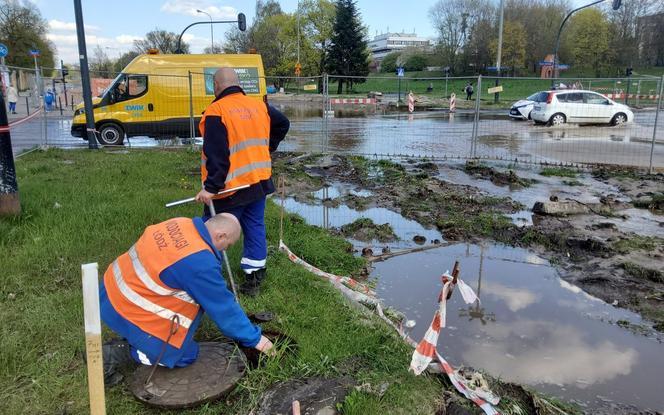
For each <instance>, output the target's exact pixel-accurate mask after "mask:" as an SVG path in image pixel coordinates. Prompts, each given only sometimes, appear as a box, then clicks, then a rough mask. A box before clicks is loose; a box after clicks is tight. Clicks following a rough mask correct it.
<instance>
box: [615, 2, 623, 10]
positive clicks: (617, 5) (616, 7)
mask: <svg viewBox="0 0 664 415" xmlns="http://www.w3.org/2000/svg"><path fill="white" fill-rule="evenodd" d="M621 4H622V0H613V10H618V9H619V8H620V5H621Z"/></svg>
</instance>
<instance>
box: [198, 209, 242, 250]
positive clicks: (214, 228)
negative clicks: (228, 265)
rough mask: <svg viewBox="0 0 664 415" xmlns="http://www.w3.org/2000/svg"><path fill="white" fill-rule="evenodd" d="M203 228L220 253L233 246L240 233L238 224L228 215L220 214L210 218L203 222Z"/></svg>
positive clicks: (233, 217)
mask: <svg viewBox="0 0 664 415" xmlns="http://www.w3.org/2000/svg"><path fill="white" fill-rule="evenodd" d="M205 227H206V228H207V230H208V232H209V233H210V236H211V237H212V243H213V244H214V246H216V247H217V249H218V250H220V251H224V250H226V249H227V248H228V247H229V246H231V245H233V244H234V243H235V242H236V241H237V240H238V239H239V238H240V234H241V232H242V228H241V227H240V222H239V221H238V220H237V218H236V217H235V216H233V215H232V214H230V213H220V214H218V215H216V216H213V217H211V218H210V219H209V220H208V221H207V222H205Z"/></svg>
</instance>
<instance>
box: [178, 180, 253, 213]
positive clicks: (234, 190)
mask: <svg viewBox="0 0 664 415" xmlns="http://www.w3.org/2000/svg"><path fill="white" fill-rule="evenodd" d="M247 187H249V185H248V184H245V185H242V186H238V187H234V188H232V189H225V190H222V191H220V192H219V193H217V194H218V195H223V194H226V193H231V192H236V191H238V190H242V189H246V188H247ZM194 200H196V197H195V196H194V197H189V198H187V199H182V200H176V201H175V202H170V203H166V207H167V208H169V207H173V206H179V205H184V204H185V203H189V202H193V201H194Z"/></svg>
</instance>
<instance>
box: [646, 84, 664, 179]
mask: <svg viewBox="0 0 664 415" xmlns="http://www.w3.org/2000/svg"><path fill="white" fill-rule="evenodd" d="M662 94H664V75H662V77H661V78H660V79H659V97H658V98H657V110H656V111H655V125H654V126H653V127H652V143H651V145H650V163H649V164H648V173H649V174H652V157H653V154H654V152H655V138H657V122H658V120H659V112H660V111H661V108H662Z"/></svg>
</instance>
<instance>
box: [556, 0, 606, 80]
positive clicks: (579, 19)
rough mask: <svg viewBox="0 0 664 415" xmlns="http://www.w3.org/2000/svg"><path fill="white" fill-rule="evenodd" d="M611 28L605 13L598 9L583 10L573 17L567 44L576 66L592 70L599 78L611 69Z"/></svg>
mask: <svg viewBox="0 0 664 415" xmlns="http://www.w3.org/2000/svg"><path fill="white" fill-rule="evenodd" d="M610 27H611V26H610V25H609V22H608V20H607V18H606V16H605V15H604V13H602V11H601V10H599V9H596V8H590V9H585V10H581V11H580V12H578V13H577V14H576V15H574V16H573V17H572V19H571V22H570V27H569V31H568V36H567V44H568V47H569V50H570V52H571V54H572V62H573V63H574V64H575V65H576V66H578V67H579V68H582V69H592V70H593V71H594V72H595V76H598V77H599V76H601V75H602V71H604V70H606V69H607V68H608V67H609V65H610V62H611V61H612V57H613V54H612V51H611V49H610V48H609V35H610Z"/></svg>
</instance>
